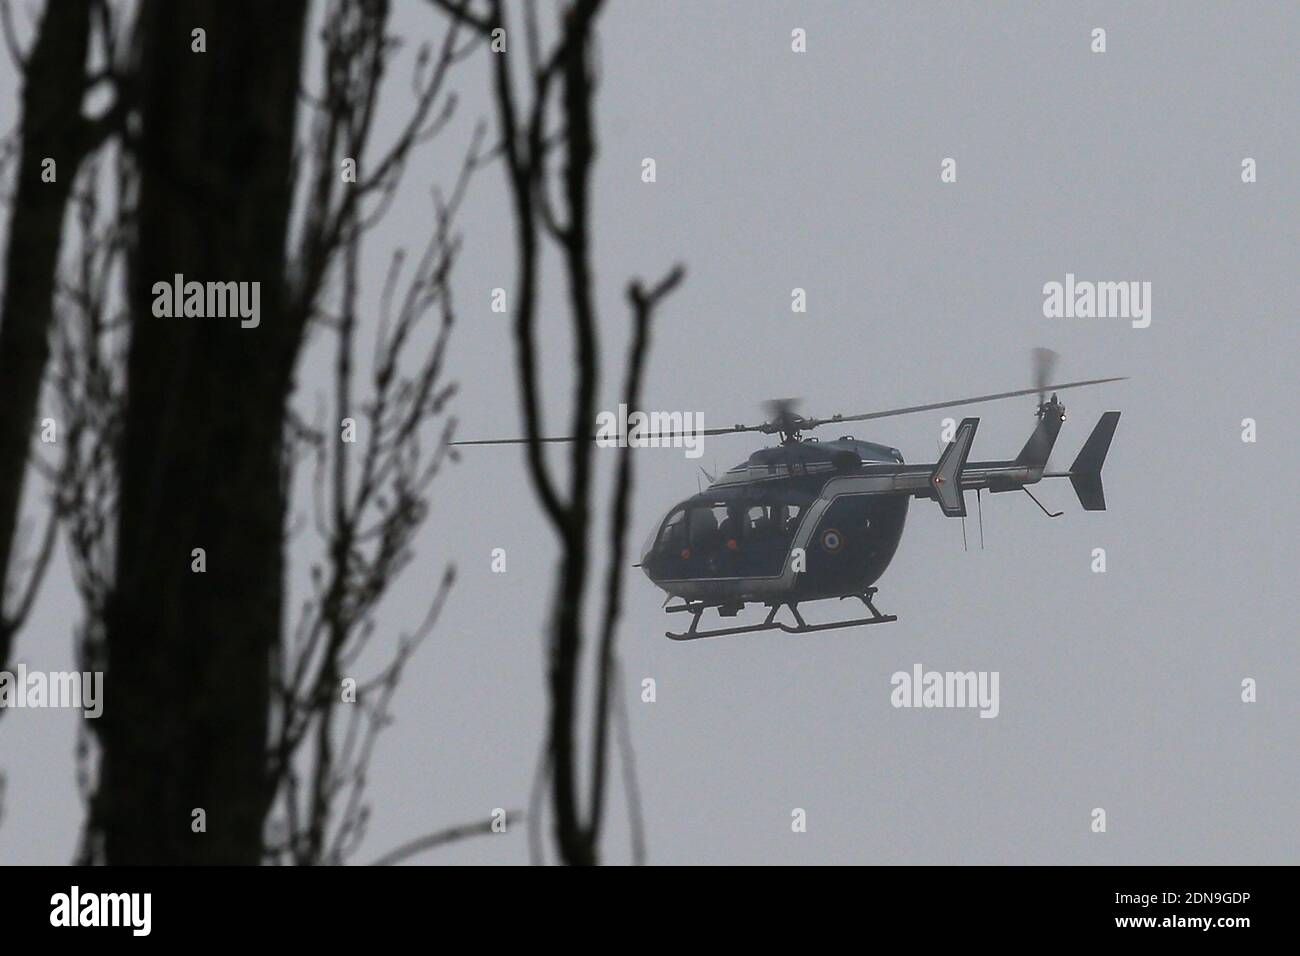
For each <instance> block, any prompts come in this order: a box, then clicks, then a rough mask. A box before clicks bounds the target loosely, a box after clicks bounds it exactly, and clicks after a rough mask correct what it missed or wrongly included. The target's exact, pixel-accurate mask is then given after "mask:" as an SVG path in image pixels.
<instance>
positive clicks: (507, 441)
mask: <svg viewBox="0 0 1300 956" xmlns="http://www.w3.org/2000/svg"><path fill="white" fill-rule="evenodd" d="M762 430H763V426H762V425H729V426H727V427H726V428H706V429H704V430H703V431H698V432H695V431H691V432H655V433H653V434H645V433H639V434H638V435H637V442H638V443H642V442H649V441H652V440H654V439H658V440H659V441H671V440H672V439H674V438H685V437H687V436H688V435H689V436H691V437H694V436H696V435H734V434H736V433H737V432H757V431H762ZM597 437H598V436H596V435H583V436H581V437H578V436H574V435H565V436H563V437H560V436H556V437H547V438H539V439H537V440H538V441H539V442H543V443H551V442H571V441H595V440H596V438H597ZM528 441H529V440H528V439H527V438H480V439H477V440H474V441H454V442H450V444H452V445H526V444H528Z"/></svg>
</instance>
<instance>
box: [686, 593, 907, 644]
mask: <svg viewBox="0 0 1300 956" xmlns="http://www.w3.org/2000/svg"><path fill="white" fill-rule="evenodd" d="M875 595H876V589H875V588H867V590H866V591H864V592H863V593H862V594H846V595H844V597H842V598H840V600H841V601H842V600H844V599H845V598H850V597H855V598H857V599H858V600H859V601H861V602H862V603H863V604H865V605H866V606H867V608H868V609H869V610H870V611H871V617H859V618H854V619H853V620H850V621H832V622H831V623H829V624H809V623H808V622H807V621H805V620H804V619H803V616H802V615H801V614H800V613H799V602H798V601H777V602H775V603H768V604H767V605H766V606H767V608H768V612H767V619H766V620H764V621H763V623H762V624H750V625H748V626H745V627H720V628H715V629H714V630H711V631H701V630H698V627H699V623H700V618H701V617H702V616H703V614H704V612H705V611H707V610H708V609H709V608H711V607H713V608H719V609H720V608H722V607H723V605H719V604H705V603H704V602H702V601H696V602H694V603H691V602H687V603H685V604H678V605H677V606H676V607H670V608H666V610H667V611H668V612H669V613H673V612H680V611H687V612H690V614H691V615H693V616H692V617H691V626H690V627H689V628H688V629H687V630H686V632H685V633H684V634H674V633H673V632H672V631H665V632H664V634H665V636H666V637H668V638H671V639H672V640H674V641H694V640H698V639H699V638H702V637H725V636H726V635H728V634H754V633H757V632H758V631H785V632H786V633H787V634H811V633H813V632H814V631H833V630H836V629H838V628H841V627H862V626H866V625H867V624H888V623H889V622H890V621H897V620H898V617H897V616H896V615H893V614H881V613H880V611H879V609H878V608H877V607H876V605H875V604H873V603H872V601H871V599H872V598H873V597H875ZM783 607H788V608H789V609H790V613H791V614H793V615H794V619H795V623H794V624H793V625H791V624H783V623H781V622H780V621H778V620H777V619H776V612H777V611H779V610H781V608H783ZM733 613H734V609H733Z"/></svg>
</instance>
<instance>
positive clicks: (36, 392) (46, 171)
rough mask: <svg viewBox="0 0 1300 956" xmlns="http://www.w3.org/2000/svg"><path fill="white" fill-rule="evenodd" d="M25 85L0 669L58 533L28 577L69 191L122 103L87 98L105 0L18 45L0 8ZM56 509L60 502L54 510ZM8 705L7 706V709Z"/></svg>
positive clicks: (6, 395)
mask: <svg viewBox="0 0 1300 956" xmlns="http://www.w3.org/2000/svg"><path fill="white" fill-rule="evenodd" d="M0 14H2V15H3V20H4V28H5V32H6V35H7V36H8V37H9V40H10V43H11V48H12V52H13V56H14V59H15V61H16V65H17V67H18V69H19V71H20V73H21V75H22V82H23V93H22V104H21V110H22V113H21V119H20V121H19V130H18V144H17V162H16V170H15V178H14V188H13V195H12V199H11V203H12V212H11V214H10V219H9V238H8V243H7V246H6V253H5V260H4V277H3V281H4V287H3V291H2V293H0V297H2V298H3V306H2V307H0V408H3V409H4V414H3V415H0V669H3V668H4V667H5V666H6V664H7V662H8V660H9V654H10V649H11V644H12V640H13V635H14V633H15V632H16V631H17V630H18V628H19V627H20V626H21V625H22V622H23V620H24V619H25V618H26V616H27V613H28V612H29V611H30V609H31V606H32V602H33V600H34V598H35V595H36V591H37V587H38V585H39V583H40V580H41V577H42V575H43V573H44V570H45V568H46V566H47V563H48V560H49V556H50V553H51V548H52V545H53V541H54V534H53V532H54V525H53V523H52V522H51V523H49V524H48V525H47V528H46V531H45V533H44V534H43V535H42V536H41V538H40V543H39V544H38V546H37V549H36V554H35V557H34V559H33V561H32V567H31V570H30V571H29V573H28V576H27V581H26V582H25V583H23V582H20V581H19V580H18V577H19V575H18V568H17V565H16V561H15V556H14V548H15V543H16V537H17V529H18V523H19V514H20V511H21V508H22V501H23V489H24V486H25V476H26V474H27V465H28V449H29V447H30V445H31V443H32V440H33V435H34V426H35V424H36V406H37V401H38V399H39V397H40V391H41V383H42V381H43V379H44V376H45V372H46V366H47V363H48V361H49V356H50V344H49V343H50V337H51V335H52V333H53V324H54V323H53V308H54V290H55V277H56V273H57V270H58V259H59V251H60V248H61V237H62V235H63V226H64V219H65V214H66V211H67V206H68V197H69V195H70V193H71V191H72V185H73V183H74V182H75V181H76V178H77V171H78V167H79V166H80V165H81V163H82V161H83V160H84V159H85V158H86V157H87V156H88V155H90V154H91V153H93V152H94V151H95V150H96V149H97V148H98V147H99V145H100V144H101V143H102V142H103V140H104V138H105V137H106V136H107V135H108V134H109V132H110V131H111V130H112V129H114V128H115V124H116V123H117V122H118V120H119V119H120V114H119V111H118V109H117V108H116V107H114V108H110V109H109V110H108V111H106V112H104V113H102V114H100V115H98V116H94V117H91V116H87V115H85V114H84V113H83V111H82V103H83V100H84V99H85V98H86V97H87V94H88V93H90V92H91V91H92V90H93V89H95V88H96V87H98V86H100V84H101V83H104V84H107V83H108V82H111V80H112V78H113V73H112V69H111V66H112V54H111V51H108V50H107V49H106V50H105V52H103V53H102V54H101V56H105V57H107V59H106V60H105V62H104V64H103V66H104V68H103V69H101V70H99V71H98V72H97V73H96V74H94V75H92V74H91V72H90V71H89V70H88V58H89V57H88V54H89V53H90V45H91V35H92V32H93V31H92V20H93V19H95V17H96V14H97V15H98V20H99V35H100V36H101V38H103V40H104V44H105V47H106V48H107V46H108V44H109V42H110V41H111V38H112V33H113V31H112V26H111V22H110V17H109V12H108V8H107V6H106V5H104V4H102V3H96V2H94V0H66V2H61V3H50V4H47V5H46V7H45V11H44V14H43V15H42V17H41V20H40V24H39V26H38V27H37V29H36V35H35V40H34V41H33V43H32V45H31V49H30V50H29V51H28V52H27V53H26V54H24V53H22V52H21V51H20V50H18V41H17V39H16V37H15V36H14V32H13V25H12V23H11V19H10V11H9V7H8V4H5V5H4V7H3V8H0ZM51 516H53V511H51ZM2 713H3V710H2V709H0V714H2Z"/></svg>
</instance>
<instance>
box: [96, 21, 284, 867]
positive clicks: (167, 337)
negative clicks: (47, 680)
mask: <svg viewBox="0 0 1300 956" xmlns="http://www.w3.org/2000/svg"><path fill="white" fill-rule="evenodd" d="M305 16H306V8H305V3H304V2H302V0H282V2H277V3H265V2H259V0H186V2H178V0H146V3H145V5H144V8H143V9H142V11H141V17H142V19H141V29H142V33H141V36H142V38H143V39H142V47H141V54H140V57H141V61H140V91H141V93H140V118H141V133H140V137H139V140H138V143H136V145H135V159H136V162H137V164H138V171H139V201H138V208H139V214H138V222H137V227H136V228H137V230H138V232H137V235H136V237H135V241H134V245H133V247H132V248H131V250H130V252H129V256H128V261H129V276H128V283H129V287H130V288H129V303H130V308H131V313H132V334H131V344H130V349H129V355H128V360H127V369H128V376H127V381H128V397H127V409H126V414H125V420H124V426H123V429H124V431H123V438H122V446H121V467H122V471H121V485H120V495H121V497H120V511H119V522H118V536H117V551H116V554H117V558H116V567H115V569H114V571H115V583H114V586H113V590H112V592H111V593H110V595H109V598H108V601H107V607H106V611H105V620H104V634H103V648H102V650H103V654H104V667H105V670H106V677H105V685H106V687H108V688H109V691H108V694H109V698H108V701H107V703H106V706H105V711H104V716H103V717H102V718H100V720H99V721H98V722H97V724H98V726H97V727H96V730H97V731H98V732H99V734H100V740H101V745H102V762H101V765H100V778H99V782H98V789H97V792H96V794H95V796H94V799H93V802H92V810H91V818H90V822H89V831H90V841H89V845H88V855H89V856H90V858H91V859H100V860H103V861H106V862H108V863H113V864H122V863H127V864H131V863H154V864H160V863H167V864H176V863H239V864H255V863H258V862H260V861H261V859H262V854H263V823H264V819H265V817H266V814H267V810H268V806H269V801H270V798H271V788H270V785H269V778H268V771H267V757H266V749H267V739H268V712H269V705H270V667H271V659H272V654H273V651H274V648H275V645H276V642H277V641H278V640H279V638H280V633H281V626H282V617H283V587H284V582H283V572H284V554H283V549H284V520H285V507H286V489H285V487H284V485H283V481H282V477H283V474H282V469H283V463H282V452H283V439H284V427H285V419H286V397H287V395H288V393H289V390H290V387H291V375H292V369H293V363H294V359H295V357H296V355H297V352H298V348H299V346H300V344H301V336H302V328H303V323H304V322H305V316H304V315H303V314H302V313H301V311H300V310H298V309H295V308H291V307H290V305H289V295H288V293H287V291H286V282H285V247H286V236H287V231H288V222H289V215H290V208H291V202H292V193H293V189H292V178H293V143H294V127H295V118H296V115H297V97H298V89H299V74H300V67H301V57H302V45H303V34H304V28H305ZM196 29H203V30H205V31H206V37H205V39H206V52H195V51H193V50H192V42H193V36H192V31H194V30H196ZM176 275H183V276H184V277H185V281H198V282H209V281H212V282H250V283H251V282H258V283H260V304H261V315H260V325H258V327H256V328H242V327H241V322H240V319H239V318H238V317H237V316H236V317H233V318H217V317H211V316H208V317H201V318H200V317H176V316H173V317H170V318H159V317H156V316H155V315H154V314H153V312H152V306H153V302H154V294H153V291H152V289H153V285H154V283H156V282H166V283H169V284H170V283H171V282H172V280H173V277H174V276H176ZM198 548H202V549H203V550H204V557H205V561H206V571H204V572H202V573H199V572H197V571H195V570H193V566H192V562H193V558H192V555H193V552H194V550H195V549H198ZM198 811H202V817H200V815H199V813H198ZM200 819H203V821H204V823H205V828H204V830H203V831H200V832H196V831H197V830H199V824H198V821H199V820H200Z"/></svg>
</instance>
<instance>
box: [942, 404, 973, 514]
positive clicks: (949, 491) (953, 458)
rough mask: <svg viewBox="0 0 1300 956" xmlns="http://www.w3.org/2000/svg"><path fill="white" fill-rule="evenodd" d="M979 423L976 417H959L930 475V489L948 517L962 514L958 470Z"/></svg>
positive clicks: (964, 459)
mask: <svg viewBox="0 0 1300 956" xmlns="http://www.w3.org/2000/svg"><path fill="white" fill-rule="evenodd" d="M979 423H980V420H979V419H978V418H963V419H962V420H961V424H960V425H958V426H957V432H956V434H954V435H953V438H952V441H950V442H949V443H948V447H947V448H945V449H944V450H943V454H942V455H940V456H939V463H938V464H937V465H935V466H934V472H933V473H932V474H931V475H930V487H931V488H933V489H934V497H935V500H936V501H938V502H939V507H940V508H941V509H942V510H943V513H944V514H945V515H947V516H948V517H949V518H964V517H966V499H965V497H964V496H963V495H962V493H961V473H962V469H963V468H965V467H966V457H967V456H968V455H969V454H970V449H971V445H972V444H974V442H975V429H976V428H978V427H979Z"/></svg>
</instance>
